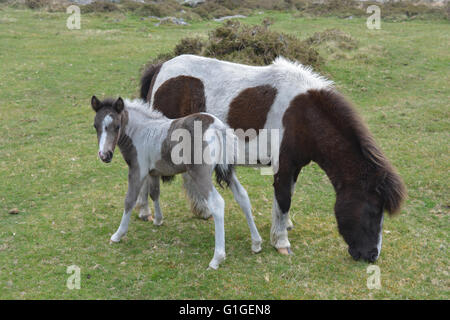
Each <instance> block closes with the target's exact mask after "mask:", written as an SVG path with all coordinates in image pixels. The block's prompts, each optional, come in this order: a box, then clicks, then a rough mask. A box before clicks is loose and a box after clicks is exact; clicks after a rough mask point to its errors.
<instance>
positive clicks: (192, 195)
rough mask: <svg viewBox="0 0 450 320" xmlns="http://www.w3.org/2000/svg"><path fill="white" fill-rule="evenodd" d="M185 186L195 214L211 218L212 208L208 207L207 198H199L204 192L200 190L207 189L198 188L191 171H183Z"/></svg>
mask: <svg viewBox="0 0 450 320" xmlns="http://www.w3.org/2000/svg"><path fill="white" fill-rule="evenodd" d="M183 187H184V189H185V190H186V193H187V195H188V198H189V201H190V203H191V211H192V213H194V215H195V216H197V217H199V218H202V219H205V220H207V219H209V218H211V217H212V215H211V212H210V210H209V209H208V206H206V204H205V199H204V198H203V197H200V198H199V194H202V192H200V193H199V192H198V190H201V189H205V188H200V189H199V188H198V187H197V183H196V182H195V181H194V180H193V178H192V176H191V174H190V173H188V172H185V173H183Z"/></svg>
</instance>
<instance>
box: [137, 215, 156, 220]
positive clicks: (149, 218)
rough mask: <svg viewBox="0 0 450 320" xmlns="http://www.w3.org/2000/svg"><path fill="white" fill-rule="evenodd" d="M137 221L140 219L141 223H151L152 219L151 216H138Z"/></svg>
mask: <svg viewBox="0 0 450 320" xmlns="http://www.w3.org/2000/svg"><path fill="white" fill-rule="evenodd" d="M139 219H141V220H142V221H153V217H152V215H151V214H149V215H146V216H139Z"/></svg>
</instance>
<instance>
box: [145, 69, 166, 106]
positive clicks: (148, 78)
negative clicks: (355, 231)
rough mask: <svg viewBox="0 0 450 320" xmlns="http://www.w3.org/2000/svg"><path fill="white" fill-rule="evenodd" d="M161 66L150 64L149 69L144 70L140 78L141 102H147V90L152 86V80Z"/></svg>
mask: <svg viewBox="0 0 450 320" xmlns="http://www.w3.org/2000/svg"><path fill="white" fill-rule="evenodd" d="M161 65H162V63H158V64H152V65H150V66H149V67H147V69H145V71H144V73H143V75H142V77H141V90H140V96H141V99H142V100H144V101H148V100H147V97H148V95H149V93H150V92H149V90H150V86H151V84H152V80H153V78H154V77H155V75H156V74H157V73H158V72H159V69H161Z"/></svg>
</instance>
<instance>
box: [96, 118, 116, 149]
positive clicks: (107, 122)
mask: <svg viewBox="0 0 450 320" xmlns="http://www.w3.org/2000/svg"><path fill="white" fill-rule="evenodd" d="M112 122H113V118H112V117H111V116H110V115H109V114H108V115H107V116H106V117H104V118H103V121H102V134H101V136H100V142H99V151H100V153H102V154H103V153H104V150H103V149H104V148H105V143H106V137H107V135H108V133H107V132H106V127H107V126H109V125H110V124H111V123H112Z"/></svg>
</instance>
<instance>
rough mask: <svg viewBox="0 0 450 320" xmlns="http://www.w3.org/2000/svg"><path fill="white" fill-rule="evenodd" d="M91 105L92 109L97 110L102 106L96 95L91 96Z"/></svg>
mask: <svg viewBox="0 0 450 320" xmlns="http://www.w3.org/2000/svg"><path fill="white" fill-rule="evenodd" d="M91 106H92V109H94V111H95V112H97V111H98V110H100V108H101V107H102V103H101V102H100V100H98V99H97V97H96V96H92V98H91Z"/></svg>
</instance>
